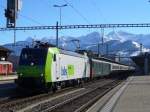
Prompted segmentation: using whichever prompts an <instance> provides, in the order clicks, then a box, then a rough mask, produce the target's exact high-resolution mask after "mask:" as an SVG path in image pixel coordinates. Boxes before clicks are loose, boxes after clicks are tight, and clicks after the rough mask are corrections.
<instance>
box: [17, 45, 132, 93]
mask: <svg viewBox="0 0 150 112" xmlns="http://www.w3.org/2000/svg"><path fill="white" fill-rule="evenodd" d="M130 69H131V68H130V67H129V66H126V65H123V64H119V63H116V62H113V61H110V60H108V59H104V58H92V57H88V56H87V54H86V53H84V54H79V53H76V52H71V51H66V50H62V49H58V48H56V47H49V46H47V47H35V48H24V49H22V52H21V55H20V60H19V67H18V69H17V73H18V79H17V80H16V83H17V84H18V86H20V87H22V88H28V89H33V88H34V89H40V90H46V91H47V90H53V91H55V90H56V89H57V88H58V87H62V86H67V85H75V84H81V83H82V82H84V81H87V80H91V79H93V78H97V77H102V76H108V75H109V74H110V73H111V72H113V71H122V70H130Z"/></svg>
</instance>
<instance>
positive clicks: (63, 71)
mask: <svg viewBox="0 0 150 112" xmlns="http://www.w3.org/2000/svg"><path fill="white" fill-rule="evenodd" d="M61 75H63V76H65V75H67V68H66V67H65V66H64V67H61Z"/></svg>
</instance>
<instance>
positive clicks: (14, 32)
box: [14, 29, 16, 46]
mask: <svg viewBox="0 0 150 112" xmlns="http://www.w3.org/2000/svg"><path fill="white" fill-rule="evenodd" d="M14 46H16V30H15V29H14Z"/></svg>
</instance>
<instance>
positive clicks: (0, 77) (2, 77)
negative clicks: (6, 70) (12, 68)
mask: <svg viewBox="0 0 150 112" xmlns="http://www.w3.org/2000/svg"><path fill="white" fill-rule="evenodd" d="M17 78H18V77H17V75H0V81H7V80H15V79H17Z"/></svg>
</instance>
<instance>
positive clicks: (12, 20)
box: [5, 0, 21, 28]
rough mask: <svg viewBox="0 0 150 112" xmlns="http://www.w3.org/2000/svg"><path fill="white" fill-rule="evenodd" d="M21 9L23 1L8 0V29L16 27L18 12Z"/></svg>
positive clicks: (6, 13)
mask: <svg viewBox="0 0 150 112" xmlns="http://www.w3.org/2000/svg"><path fill="white" fill-rule="evenodd" d="M20 9H21V0H7V9H5V17H6V19H7V23H6V26H7V28H15V27H16V19H17V16H18V11H19V10H20Z"/></svg>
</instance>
